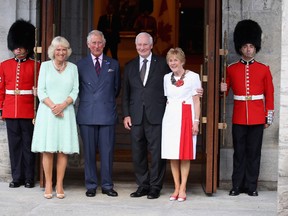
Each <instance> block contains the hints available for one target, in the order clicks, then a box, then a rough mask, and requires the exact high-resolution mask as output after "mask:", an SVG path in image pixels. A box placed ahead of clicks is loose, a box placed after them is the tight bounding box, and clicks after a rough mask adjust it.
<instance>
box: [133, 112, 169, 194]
mask: <svg viewBox="0 0 288 216" xmlns="http://www.w3.org/2000/svg"><path fill="white" fill-rule="evenodd" d="M161 128H162V127H161V124H155V125H153V124H150V123H149V121H148V120H147V118H146V115H145V111H144V113H143V120H142V124H140V125H133V126H132V129H131V140H132V158H133V164H134V171H135V176H136V183H137V185H138V186H139V187H143V188H145V189H147V190H149V189H156V190H159V191H160V190H161V189H162V185H163V180H164V177H165V172H166V160H164V159H161V132H162V131H161V130H162V129H161ZM148 155H150V156H151V164H149V160H148Z"/></svg>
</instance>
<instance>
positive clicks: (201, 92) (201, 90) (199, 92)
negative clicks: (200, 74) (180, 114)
mask: <svg viewBox="0 0 288 216" xmlns="http://www.w3.org/2000/svg"><path fill="white" fill-rule="evenodd" d="M196 92H197V94H198V96H199V97H202V96H203V93H204V89H203V88H198V89H196Z"/></svg>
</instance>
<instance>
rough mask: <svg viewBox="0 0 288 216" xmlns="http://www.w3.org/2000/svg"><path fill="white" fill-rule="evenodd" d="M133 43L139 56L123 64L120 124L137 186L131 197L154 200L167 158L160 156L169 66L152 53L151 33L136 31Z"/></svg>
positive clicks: (159, 188) (160, 183) (157, 195)
mask: <svg viewBox="0 0 288 216" xmlns="http://www.w3.org/2000/svg"><path fill="white" fill-rule="evenodd" d="M135 44H136V50H137V52H138V54H139V56H137V57H136V58H134V59H132V60H131V61H130V62H129V63H128V64H127V65H126V66H125V71H124V86H123V97H122V106H123V117H124V120H123V123H124V127H125V128H126V129H128V130H131V142H132V144H131V145H132V159H133V163H134V170H135V176H136V183H137V184H138V189H137V190H136V191H135V192H133V193H131V194H130V196H131V197H141V196H145V195H147V198H148V199H156V198H158V197H159V196H160V191H161V189H162V185H163V179H164V176H165V168H166V161H165V160H162V159H161V125H162V118H163V114H164V110H165V105H166V97H165V96H164V89H163V77H164V75H165V74H166V73H168V72H170V69H169V67H168V65H167V63H166V60H165V58H163V57H160V56H156V55H154V54H153V53H152V52H151V50H152V48H153V38H152V37H151V35H150V34H148V33H146V32H141V33H139V34H138V35H137V36H136V40H135ZM145 59H146V60H145ZM144 60H145V61H146V62H147V63H146V70H145V75H143V81H142V80H141V78H140V76H141V75H140V74H141V72H140V73H139V71H142V70H141V68H142V65H143V64H145V63H143V61H144ZM148 152H149V153H150V156H151V165H150V166H149V165H148ZM149 167H150V170H149Z"/></svg>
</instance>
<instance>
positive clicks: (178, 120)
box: [161, 71, 201, 160]
mask: <svg viewBox="0 0 288 216" xmlns="http://www.w3.org/2000/svg"><path fill="white" fill-rule="evenodd" d="M172 73H173V72H171V73H169V74H166V75H165V77H164V93H165V96H166V97H167V104H166V109H165V113H164V117H163V121H162V146H161V147H162V149H161V157H162V158H163V159H180V160H194V159H195V158H196V142H197V136H195V135H194V136H193V134H192V126H193V121H194V116H195V113H194V104H193V99H192V97H193V96H194V95H196V94H197V92H196V90H197V89H198V88H201V82H200V78H199V75H198V74H197V73H194V72H192V71H186V75H185V78H184V79H183V80H184V84H183V85H182V86H180V87H176V86H175V85H173V84H172V83H171V75H172ZM175 79H176V81H177V80H179V79H180V77H175Z"/></svg>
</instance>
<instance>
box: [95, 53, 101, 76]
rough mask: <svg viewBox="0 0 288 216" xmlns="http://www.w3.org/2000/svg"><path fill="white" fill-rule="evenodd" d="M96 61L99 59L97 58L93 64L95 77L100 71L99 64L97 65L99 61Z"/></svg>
mask: <svg viewBox="0 0 288 216" xmlns="http://www.w3.org/2000/svg"><path fill="white" fill-rule="evenodd" d="M98 59H99V58H98V57H97V58H96V62H95V70H96V73H97V75H99V74H100V70H101V68H100V63H99V60H98Z"/></svg>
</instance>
